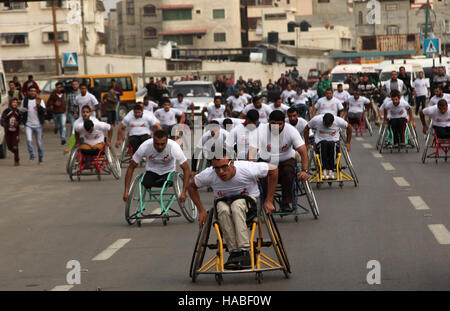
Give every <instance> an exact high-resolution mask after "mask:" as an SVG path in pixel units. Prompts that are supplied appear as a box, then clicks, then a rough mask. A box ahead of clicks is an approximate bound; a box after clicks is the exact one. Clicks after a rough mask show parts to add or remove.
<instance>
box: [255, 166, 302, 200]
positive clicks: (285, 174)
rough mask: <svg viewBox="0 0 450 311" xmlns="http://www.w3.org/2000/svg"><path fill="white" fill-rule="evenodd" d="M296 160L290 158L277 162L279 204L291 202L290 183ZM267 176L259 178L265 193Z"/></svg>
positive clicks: (293, 175) (292, 178)
mask: <svg viewBox="0 0 450 311" xmlns="http://www.w3.org/2000/svg"><path fill="white" fill-rule="evenodd" d="M296 166H297V161H295V159H293V158H291V159H288V160H286V161H283V162H280V163H279V164H278V183H279V184H280V185H281V204H282V205H287V204H289V203H291V202H292V184H293V182H294V178H295V167H296ZM267 182H268V181H267V177H266V178H264V179H262V180H261V184H262V186H263V189H264V191H265V192H266V193H267V186H268V183H267Z"/></svg>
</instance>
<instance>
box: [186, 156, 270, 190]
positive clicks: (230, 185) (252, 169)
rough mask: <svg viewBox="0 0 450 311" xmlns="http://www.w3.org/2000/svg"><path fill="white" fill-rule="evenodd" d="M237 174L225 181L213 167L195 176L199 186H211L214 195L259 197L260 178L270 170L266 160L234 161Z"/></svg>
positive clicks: (196, 183)
mask: <svg viewBox="0 0 450 311" xmlns="http://www.w3.org/2000/svg"><path fill="white" fill-rule="evenodd" d="M234 166H235V167H236V174H235V175H234V176H233V178H231V179H230V180H227V181H223V180H222V179H220V177H219V176H217V174H216V172H215V171H214V169H213V168H212V167H208V168H207V169H205V170H204V171H203V172H201V173H200V174H198V175H196V176H195V185H196V186H197V187H198V188H201V187H207V186H209V187H211V188H212V189H213V191H214V197H216V198H223V197H229V196H234V195H251V196H253V197H255V198H258V197H259V195H260V193H259V187H258V178H264V177H266V176H267V173H268V172H269V165H268V164H267V163H264V162H257V163H256V162H247V161H234Z"/></svg>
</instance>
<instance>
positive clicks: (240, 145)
mask: <svg viewBox="0 0 450 311" xmlns="http://www.w3.org/2000/svg"><path fill="white" fill-rule="evenodd" d="M259 125H260V122H259V113H258V111H256V110H255V109H252V110H250V111H249V112H247V114H246V116H245V122H244V123H242V124H238V125H236V126H235V127H234V128H233V129H232V130H231V131H230V133H229V135H228V138H227V141H226V145H227V148H228V149H230V150H235V151H236V154H237V155H236V158H237V159H239V160H247V159H248V150H249V144H250V140H251V139H257V136H258V134H257V131H256V129H257V128H258V126H259Z"/></svg>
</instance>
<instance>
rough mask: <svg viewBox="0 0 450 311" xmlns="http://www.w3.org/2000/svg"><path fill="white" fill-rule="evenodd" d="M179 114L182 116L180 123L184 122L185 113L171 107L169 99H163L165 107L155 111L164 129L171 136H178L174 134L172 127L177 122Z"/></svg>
mask: <svg viewBox="0 0 450 311" xmlns="http://www.w3.org/2000/svg"><path fill="white" fill-rule="evenodd" d="M177 116H179V117H180V123H181V124H183V123H184V120H185V116H184V113H183V112H182V111H180V110H178V109H175V108H171V107H170V101H169V100H168V99H164V100H163V108H161V109H158V110H156V111H155V117H157V118H158V119H159V123H160V124H161V126H162V128H163V130H164V131H165V132H166V133H167V134H168V135H171V136H177V135H172V128H173V126H174V125H176V124H177V119H176V117H177Z"/></svg>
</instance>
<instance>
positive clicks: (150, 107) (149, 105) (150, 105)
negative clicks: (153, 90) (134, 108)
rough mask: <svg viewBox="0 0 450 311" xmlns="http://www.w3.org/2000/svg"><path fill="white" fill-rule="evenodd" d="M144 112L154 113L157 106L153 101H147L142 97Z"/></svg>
mask: <svg viewBox="0 0 450 311" xmlns="http://www.w3.org/2000/svg"><path fill="white" fill-rule="evenodd" d="M143 105H144V107H143V108H144V110H145V111H150V112H154V111H155V110H157V109H158V108H159V105H158V104H157V103H155V102H154V101H153V100H149V98H148V96H144V103H143Z"/></svg>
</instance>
